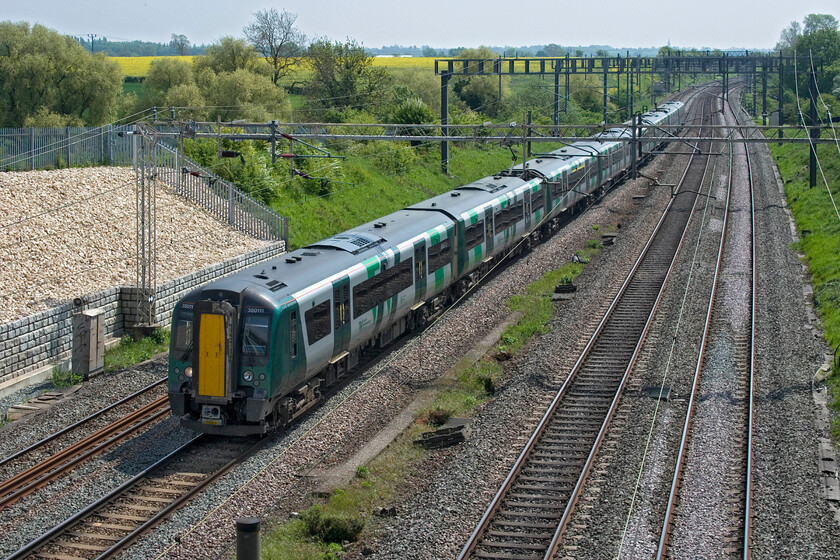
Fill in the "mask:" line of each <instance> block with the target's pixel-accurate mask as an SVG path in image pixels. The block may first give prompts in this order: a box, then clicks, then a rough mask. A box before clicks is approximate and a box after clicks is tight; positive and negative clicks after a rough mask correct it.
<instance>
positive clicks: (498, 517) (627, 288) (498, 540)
mask: <svg viewBox="0 0 840 560" xmlns="http://www.w3.org/2000/svg"><path fill="white" fill-rule="evenodd" d="M711 102H712V99H711V97H708V96H707V98H706V101H705V104H706V105H710V104H711ZM702 118H703V122H709V120H710V118H711V111H710V110H708V109H705V110H704V111H703V117H702ZM697 152H699V153H700V154H706V155H698V154H697V153H695V155H693V156H692V157H691V160H690V162H689V164H688V166H687V167H686V170H685V173H684V174H683V177H682V179H681V181H680V186H679V187H678V189H680V190H679V191H678V194H677V195H676V196H674V197H672V200H671V202H670V203H669V205H668V208H667V209H666V211H665V213H664V214H663V216H662V218H661V219H660V221H659V224H657V226H656V229H655V231H654V233H653V235H652V236H651V239H650V240H649V241H648V243H647V245H646V246H645V248H644V249H643V251H642V254H641V256H640V257H639V259H638V260H637V262H636V264H635V265H634V267H633V269H632V270H631V272H630V274H629V275H628V277H627V279H626V280H625V282H624V284H623V286H622V287H621V289H620V290H619V293H618V295H617V296H616V298H615V299H614V300H613V303H612V304H611V305H610V307H609V309H608V311H607V313H606V314H605V316H604V318H603V319H602V321H601V323H600V324H599V325H598V327H597V328H596V332H595V334H594V335H593V336H592V338H591V339H590V341H589V343H588V344H587V345H586V347H585V349H584V351H583V353H582V354H581V356H580V358H579V359H578V360H577V363H576V364H575V365H574V367H573V368H572V371H571V372H570V374H569V376H568V378H567V380H566V382H565V383H564V384H563V386H562V387H561V388H560V390H559V391H558V393H557V395H556V396H555V398H554V400H553V401H552V403H551V405H550V406H549V408H548V410H547V411H546V413H545V415H544V416H543V418H542V420H541V421H540V422H539V424H538V426H537V428H536V429H535V431H534V433H533V434H532V436H531V437H530V439H529V440H528V443H527V444H526V446H525V449H524V450H523V451H522V453H521V454H520V455H519V458H518V459H517V461H516V463H515V464H514V466H513V468H512V470H511V472H510V474H509V475H508V477H507V478H506V480H505V481H504V483H503V485H502V487H501V488H500V489H499V491H498V492H497V494H496V496H495V497H494V498H493V500H492V501H491V503H490V506H489V507H488V509H487V511H486V513H485V514H484V516H483V517H482V519H481V521H480V522H479V524H478V526H477V527H476V528H475V530H474V531H473V533H472V535H471V536H470V538H469V540H468V542H467V543H466V545H465V546H464V548H463V550H462V551H461V554H460V556H459V558H497V559H503V558H504V559H523V560H524V559H531V558H551V557H553V555H554V553H555V552H556V550H557V548H558V547H559V544H560V541H561V539H562V536H563V533H564V531H565V529H566V526H567V525H568V523H569V519H570V515H571V512H572V511H573V509H574V506H575V504H576V502H577V500H578V499H579V496H580V492H581V490H582V488H583V486H584V482H585V481H586V478H587V475H588V472H589V470H590V468H591V466H592V464H593V460H594V458H595V456H596V454H597V452H598V450H599V447H600V444H601V442H602V441H603V438H604V435H605V433H606V431H607V428H608V427H609V425H610V422H611V420H612V418H613V416H614V414H615V411H616V408H617V404H618V401H619V398H620V396H621V394H622V391H623V389H624V387H625V385H626V383H627V380H628V377H629V373H630V371H631V370H632V368H633V364H634V362H635V360H636V358H637V356H638V353H639V349H640V347H641V344H642V343H643V341H644V339H645V335H646V333H647V331H648V328H649V326H650V322H651V319H652V317H653V315H654V313H655V311H656V306H657V304H658V302H659V300H660V298H661V296H662V291H663V290H664V285H665V283H666V281H667V278H668V276H669V274H670V271H671V269H672V267H673V263H674V261H675V258H676V255H677V253H678V252H679V249H680V247H681V246H682V242H683V239H684V236H685V230H686V225H687V223H688V221H689V218H690V216H691V214H692V213H693V209H694V207H695V205H696V196H694V195H692V194H691V193H692V192H695V193H696V191H697V189H695V188H693V183H694V182H695V181H696V182H697V183H698V184H699V183H702V181H703V178H704V177H705V175H706V171H707V168H708V164H709V156H708V154H709V153H710V150H709V143H708V142H700V143H699V145H698V150H697Z"/></svg>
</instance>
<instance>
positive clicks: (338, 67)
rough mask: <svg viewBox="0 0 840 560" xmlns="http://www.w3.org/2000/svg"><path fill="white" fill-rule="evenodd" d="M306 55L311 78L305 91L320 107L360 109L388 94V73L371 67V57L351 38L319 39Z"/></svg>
mask: <svg viewBox="0 0 840 560" xmlns="http://www.w3.org/2000/svg"><path fill="white" fill-rule="evenodd" d="M308 57H309V61H310V64H311V66H312V78H311V79H310V81H309V84H308V87H307V93H308V95H309V97H310V98H312V99H313V101H314V102H315V103H316V104H317V105H320V106H321V107H327V108H332V107H336V108H337V107H341V108H343V109H362V108H365V107H366V106H367V105H369V104H372V103H377V102H379V101H381V100H383V99H384V98H385V96H386V95H387V87H386V86H387V84H388V82H389V81H390V76H389V74H388V72H387V71H386V70H385V69H384V68H374V67H373V57H371V56H369V55H368V54H367V53H366V52H365V49H364V47H362V46H361V45H360V44H358V43H357V42H355V41H354V40H352V39H348V40H347V42H346V43H339V42H335V43H333V42H330V41H329V40H327V39H319V40H317V41H315V42H314V43H312V45H310V46H309V51H308Z"/></svg>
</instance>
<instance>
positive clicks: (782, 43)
mask: <svg viewBox="0 0 840 560" xmlns="http://www.w3.org/2000/svg"><path fill="white" fill-rule="evenodd" d="M800 37H802V25H800V23H799V22H798V21H792V22H790V25H788V26H787V27H785V28H784V29H783V30H782V33H781V35H780V36H779V42H778V43H776V50H778V51H785V52H790V51H792V50H793V49H795V48H796V44H797V43H798V42H799V38H800Z"/></svg>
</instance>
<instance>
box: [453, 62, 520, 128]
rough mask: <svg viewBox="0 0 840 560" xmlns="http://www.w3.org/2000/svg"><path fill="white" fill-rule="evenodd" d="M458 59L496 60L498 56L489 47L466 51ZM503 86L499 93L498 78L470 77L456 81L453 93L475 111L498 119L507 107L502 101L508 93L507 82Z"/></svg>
mask: <svg viewBox="0 0 840 560" xmlns="http://www.w3.org/2000/svg"><path fill="white" fill-rule="evenodd" d="M458 58H465V59H477V60H494V59H496V58H498V55H496V53H494V52H493V51H492V50H490V48H489V47H479V48H477V49H464V50H463V51H462V52H461V54H460V55H459V56H458ZM502 84H503V86H502V91H499V79H498V78H497V77H495V76H470V77H466V78H459V79H457V80H455V82H454V84H452V91H454V92H455V94H456V95H457V96H458V97H459V98H460V99H461V100H462V101H463V102H464V103H465V104H466V105H467V107H469V108H470V109H472V110H473V111H479V112H481V113H483V114H485V115H488V116H491V117H498V116H501V115H502V114H503V113H504V109H505V107H504V105H503V104H502V103H501V101H502V99H503V98H504V97H505V95H506V93H507V91H508V87H507V80H505V81H503V82H502ZM500 94H501V95H500Z"/></svg>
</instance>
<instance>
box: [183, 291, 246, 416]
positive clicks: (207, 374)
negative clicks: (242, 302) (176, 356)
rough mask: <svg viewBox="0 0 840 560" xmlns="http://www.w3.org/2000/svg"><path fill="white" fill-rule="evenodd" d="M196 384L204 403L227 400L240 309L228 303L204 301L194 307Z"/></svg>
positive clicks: (193, 379)
mask: <svg viewBox="0 0 840 560" xmlns="http://www.w3.org/2000/svg"><path fill="white" fill-rule="evenodd" d="M194 317H195V321H196V322H197V323H198V324H197V325H196V328H194V329H193V337H194V339H193V348H195V349H196V352H195V360H194V362H193V367H194V372H193V376H192V382H193V387H194V389H196V392H197V395H198V396H199V397H204V399H203V401H204V402H224V401H226V399H227V395H228V393H229V392H230V391H229V389H230V387H231V386H232V383H231V381H230V380H231V379H232V375H233V354H234V344H233V330H234V327H235V325H236V320H235V318H236V311H235V309H234V308H233V306H232V305H230V304H229V303H228V302H225V301H222V302H219V301H210V300H206V301H200V302H198V303H196V304H195V307H194Z"/></svg>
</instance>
